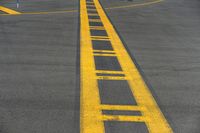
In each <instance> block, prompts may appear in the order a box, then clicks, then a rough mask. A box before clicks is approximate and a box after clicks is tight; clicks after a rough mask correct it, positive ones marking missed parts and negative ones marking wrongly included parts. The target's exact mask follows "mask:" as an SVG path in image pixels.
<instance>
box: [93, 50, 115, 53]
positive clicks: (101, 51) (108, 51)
mask: <svg viewBox="0 0 200 133" xmlns="http://www.w3.org/2000/svg"><path fill="white" fill-rule="evenodd" d="M93 51H94V52H100V53H115V51H112V50H93Z"/></svg>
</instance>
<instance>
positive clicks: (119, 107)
mask: <svg viewBox="0 0 200 133" xmlns="http://www.w3.org/2000/svg"><path fill="white" fill-rule="evenodd" d="M100 108H101V109H102V110H125V111H143V110H144V107H139V106H133V105H100Z"/></svg>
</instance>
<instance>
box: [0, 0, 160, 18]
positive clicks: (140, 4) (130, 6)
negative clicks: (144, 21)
mask: <svg viewBox="0 0 200 133" xmlns="http://www.w3.org/2000/svg"><path fill="white" fill-rule="evenodd" d="M163 1H164V0H154V1H150V2H145V3H138V4H130V5H125V6H113V7H107V8H105V9H106V10H112V9H123V8H134V7H141V6H148V5H152V4H157V3H160V2H163ZM87 3H93V2H87ZM73 12H78V10H73V9H72V10H58V11H49V12H48V11H47V12H25V13H20V14H21V15H40V14H41V15H42V14H44V15H45V14H58V13H73ZM8 15H16V14H0V16H8ZM91 15H94V16H96V15H95V14H91Z"/></svg>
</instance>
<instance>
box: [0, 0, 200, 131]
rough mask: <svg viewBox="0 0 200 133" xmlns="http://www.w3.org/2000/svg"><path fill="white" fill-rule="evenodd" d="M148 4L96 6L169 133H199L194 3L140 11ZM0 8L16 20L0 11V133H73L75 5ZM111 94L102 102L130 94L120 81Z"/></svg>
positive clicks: (199, 35)
mask: <svg viewBox="0 0 200 133" xmlns="http://www.w3.org/2000/svg"><path fill="white" fill-rule="evenodd" d="M152 1H153V0H133V1H131V0H129V1H128V0H100V2H101V4H102V6H103V7H104V9H105V11H106V13H107V15H108V17H109V19H110V20H111V22H112V24H113V25H114V26H115V29H116V30H117V32H118V34H119V36H120V38H121V39H122V40H123V42H124V45H125V46H126V49H127V51H128V52H129V54H130V55H131V57H132V59H134V62H135V63H136V64H137V66H138V70H139V72H140V73H141V75H142V76H143V79H144V81H145V82H146V83H147V85H148V87H149V89H150V91H151V93H152V95H153V96H154V99H155V101H156V102H157V104H158V106H159V107H160V110H161V111H162V113H163V115H164V116H165V118H166V120H167V121H168V123H169V125H170V127H171V128H172V129H173V131H174V133H199V132H200V127H199V125H200V45H199V44H200V26H199V24H200V16H199V12H200V1H199V0H189V1H188V0H176V1H175V0H164V1H160V2H157V3H151V4H144V3H149V2H152ZM0 5H1V6H4V7H7V8H10V9H13V10H15V11H18V12H20V13H22V14H20V15H4V14H5V13H4V12H2V11H0V133H79V132H80V104H81V102H80V63H79V62H80V36H79V34H80V22H79V20H80V19H79V1H77V0H75V1H72V0H59V1H56V0H43V1H40V0H34V1H33V0H20V7H19V8H17V7H16V1H14V0H7V1H5V0H3V1H1V2H0ZM44 12H45V13H44ZM23 13H24V14H23ZM106 63H107V64H109V61H104V60H102V59H99V64H100V66H104V64H106ZM116 66H117V65H116V64H110V66H109V67H116ZM116 69H117V68H116ZM109 85H110V84H109ZM100 86H101V85H100ZM112 87H114V89H115V91H113V89H110V90H109V89H108V90H106V91H105V92H104V93H102V92H100V93H101V95H102V97H105V98H106V99H107V100H106V101H108V100H110V101H111V102H113V101H114V102H117V103H120V102H121V103H123V100H124V99H126V98H128V97H129V96H130V94H131V92H127V93H126V94H124V90H123V91H122V90H120V88H126V86H125V85H124V84H123V83H121V82H120V83H119V82H116V83H115V84H114V86H112ZM115 92H119V93H118V94H120V95H118V96H116V95H115V96H113V94H114V93H115ZM130 97H131V96H130ZM131 102H133V103H135V101H129V103H131ZM131 104H132V103H131ZM104 125H105V133H124V132H126V133H132V132H136V133H137V132H138V133H145V132H148V131H147V129H146V127H145V126H144V125H137V124H136V125H135V126H131V123H129V122H127V123H115V122H113V123H109V124H108V123H106V122H105V124H104ZM158 133H159V127H158Z"/></svg>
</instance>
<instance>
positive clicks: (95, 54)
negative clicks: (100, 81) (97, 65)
mask: <svg viewBox="0 0 200 133" xmlns="http://www.w3.org/2000/svg"><path fill="white" fill-rule="evenodd" d="M94 56H116V55H115V54H97V53H94Z"/></svg>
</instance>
